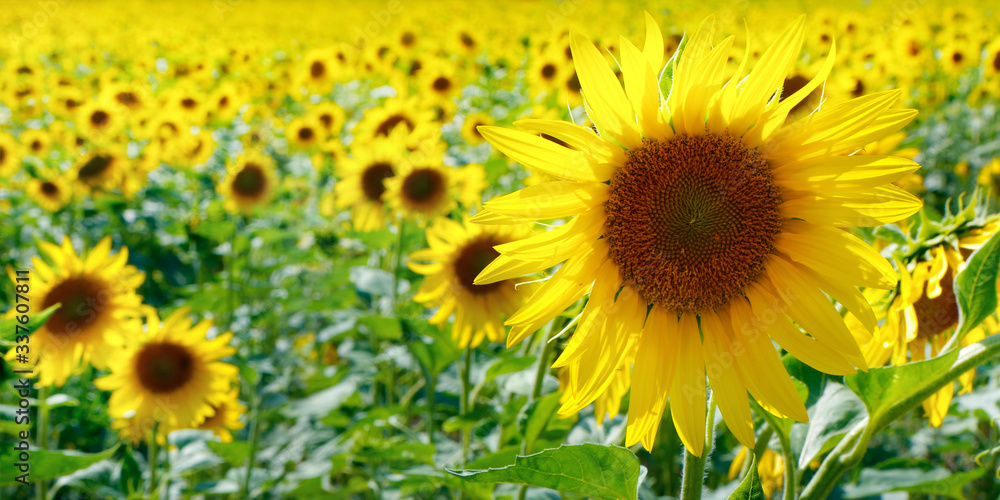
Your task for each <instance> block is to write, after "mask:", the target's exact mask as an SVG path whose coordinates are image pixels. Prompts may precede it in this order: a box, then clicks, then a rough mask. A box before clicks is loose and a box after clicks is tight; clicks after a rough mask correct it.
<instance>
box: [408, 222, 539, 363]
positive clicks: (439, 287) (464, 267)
mask: <svg viewBox="0 0 1000 500" xmlns="http://www.w3.org/2000/svg"><path fill="white" fill-rule="evenodd" d="M526 234H527V231H526V230H525V229H524V228H523V227H513V226H512V227H504V226H480V225H476V224H470V223H469V222H468V220H464V221H463V223H461V224H460V223H458V222H456V221H453V220H451V219H448V218H444V217H442V218H439V219H437V220H436V221H435V222H434V224H432V225H431V226H430V227H429V228H428V229H427V243H428V246H429V248H425V249H423V250H418V251H416V252H414V253H412V254H410V261H409V262H407V266H409V268H410V269H411V270H413V271H414V272H416V273H419V274H422V275H424V276H426V278H424V281H423V283H422V284H421V285H420V289H419V290H418V291H417V294H416V296H414V297H413V300H416V301H417V302H420V303H422V304H425V305H426V306H427V307H437V308H438V309H437V312H436V313H435V314H434V316H433V317H432V318H431V319H430V322H431V324H435V325H440V326H444V325H446V324H447V323H448V321H449V319H450V318H451V317H452V316H453V315H454V318H455V319H454V323H453V324H452V328H451V336H452V338H453V339H455V341H457V342H458V346H459V347H463V348H464V347H466V346H469V347H473V348H475V347H476V346H478V345H479V344H480V343H482V341H483V339H484V338H487V339H489V340H490V341H491V342H502V341H503V339H504V333H505V331H506V329H505V328H504V325H503V321H504V319H506V318H507V317H508V316H510V314H511V313H513V312H514V311H516V310H517V309H518V308H519V307H521V305H522V304H523V303H524V298H525V296H526V294H525V293H524V291H523V290H522V291H518V290H517V289H516V287H515V286H514V281H513V280H509V279H507V280H500V281H496V282H493V283H490V284H487V285H476V284H474V283H473V280H474V279H475V277H476V276H478V275H479V273H480V272H482V270H483V269H484V268H486V265H487V264H489V263H490V262H492V261H493V259H495V258H496V257H497V256H499V255H501V251H502V250H503V248H504V244H506V243H509V242H511V241H514V240H516V239H519V238H522V237H523V236H525V235H526Z"/></svg>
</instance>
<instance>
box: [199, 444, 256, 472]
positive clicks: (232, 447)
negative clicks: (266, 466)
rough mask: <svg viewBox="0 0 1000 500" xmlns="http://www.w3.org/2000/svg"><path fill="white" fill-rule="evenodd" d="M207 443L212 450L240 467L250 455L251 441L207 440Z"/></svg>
mask: <svg viewBox="0 0 1000 500" xmlns="http://www.w3.org/2000/svg"><path fill="white" fill-rule="evenodd" d="M205 444H206V445H207V446H208V448H209V449H210V450H212V452H214V453H215V454H216V455H218V456H219V457H220V458H222V459H223V460H225V461H226V462H228V463H229V465H232V466H233V467H239V466H241V465H243V462H246V460H247V457H248V456H249V455H250V443H245V442H242V441H233V442H231V443H220V442H218V441H206V442H205Z"/></svg>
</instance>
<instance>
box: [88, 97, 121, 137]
mask: <svg viewBox="0 0 1000 500" xmlns="http://www.w3.org/2000/svg"><path fill="white" fill-rule="evenodd" d="M118 109H120V108H119V107H118V106H116V105H115V104H114V103H112V102H109V101H107V100H105V99H101V100H96V101H90V102H87V103H85V104H83V105H81V106H80V107H79V109H78V110H77V119H76V126H77V129H78V130H80V132H81V133H82V134H83V135H84V136H85V137H86V138H87V139H89V140H91V141H92V142H95V143H106V142H111V141H112V140H113V139H115V134H117V133H118V131H120V130H121V129H122V127H124V125H125V124H124V123H123V121H124V120H123V118H124V117H123V116H122V114H121V113H119V112H118Z"/></svg>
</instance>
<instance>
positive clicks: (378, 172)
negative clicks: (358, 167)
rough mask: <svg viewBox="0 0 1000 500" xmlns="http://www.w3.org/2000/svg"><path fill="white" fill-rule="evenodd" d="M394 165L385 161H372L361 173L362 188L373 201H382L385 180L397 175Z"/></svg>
mask: <svg viewBox="0 0 1000 500" xmlns="http://www.w3.org/2000/svg"><path fill="white" fill-rule="evenodd" d="M395 176H396V174H395V173H394V172H393V171H392V165H390V164H388V163H385V162H376V163H372V164H371V165H369V166H368V168H366V169H365V171H364V173H362V174H361V189H362V190H364V192H365V197H366V198H368V199H369V200H371V201H381V200H382V195H383V194H384V193H385V180H386V179H388V178H390V177H395Z"/></svg>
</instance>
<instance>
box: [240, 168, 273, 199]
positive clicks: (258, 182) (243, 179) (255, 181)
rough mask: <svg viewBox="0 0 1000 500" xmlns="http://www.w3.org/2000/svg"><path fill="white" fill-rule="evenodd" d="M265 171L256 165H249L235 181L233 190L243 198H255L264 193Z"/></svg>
mask: <svg viewBox="0 0 1000 500" xmlns="http://www.w3.org/2000/svg"><path fill="white" fill-rule="evenodd" d="M265 185H266V183H265V180H264V171H263V170H262V169H261V168H260V166H258V165H256V164H254V163H247V164H246V166H244V167H243V170H240V173H238V174H236V178H235V179H233V190H234V191H236V193H237V194H239V195H242V196H248V197H253V196H257V195H259V194H260V193H262V192H263V191H264V186H265Z"/></svg>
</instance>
